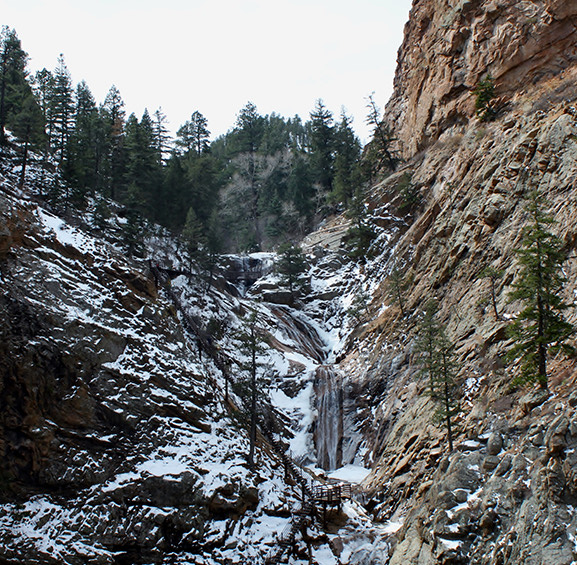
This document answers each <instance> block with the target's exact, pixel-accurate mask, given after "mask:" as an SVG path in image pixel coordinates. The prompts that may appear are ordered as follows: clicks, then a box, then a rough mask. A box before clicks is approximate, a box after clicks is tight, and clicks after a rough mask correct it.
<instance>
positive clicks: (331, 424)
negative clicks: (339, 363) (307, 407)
mask: <svg viewBox="0 0 577 565" xmlns="http://www.w3.org/2000/svg"><path fill="white" fill-rule="evenodd" d="M315 393H316V406H317V423H316V429H315V445H316V452H317V465H318V466H319V467H322V468H323V469H325V470H326V471H331V470H333V469H336V468H338V467H339V466H340V465H341V460H342V438H343V411H342V407H343V395H342V387H341V379H340V378H339V375H338V374H337V373H336V371H335V370H334V369H333V367H332V366H330V365H321V366H320V367H318V368H317V370H316V373H315Z"/></svg>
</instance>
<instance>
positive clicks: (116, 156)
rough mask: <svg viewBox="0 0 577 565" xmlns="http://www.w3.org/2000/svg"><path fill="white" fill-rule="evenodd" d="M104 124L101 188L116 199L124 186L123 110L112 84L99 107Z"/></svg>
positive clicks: (118, 94)
mask: <svg viewBox="0 0 577 565" xmlns="http://www.w3.org/2000/svg"><path fill="white" fill-rule="evenodd" d="M100 115H101V118H102V122H103V124H104V127H103V131H102V138H101V139H102V141H103V153H104V155H103V163H102V167H101V171H102V174H101V176H102V177H104V179H103V188H104V189H105V191H106V192H107V193H108V194H109V195H110V197H111V198H112V199H116V198H117V195H118V194H119V193H120V191H121V189H122V187H123V186H124V175H125V151H124V140H125V132H124V126H125V112H124V101H123V100H122V97H121V96H120V91H119V90H118V88H116V86H114V85H113V86H112V87H111V88H110V90H109V91H108V94H107V95H106V98H105V99H104V104H103V105H102V107H101V108H100Z"/></svg>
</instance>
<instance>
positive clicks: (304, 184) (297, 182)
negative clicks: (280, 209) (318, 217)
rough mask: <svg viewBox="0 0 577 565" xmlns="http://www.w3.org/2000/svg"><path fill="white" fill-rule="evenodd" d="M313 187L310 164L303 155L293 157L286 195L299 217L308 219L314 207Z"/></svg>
mask: <svg viewBox="0 0 577 565" xmlns="http://www.w3.org/2000/svg"><path fill="white" fill-rule="evenodd" d="M314 196H315V188H314V183H313V173H312V170H311V167H310V164H309V162H308V160H307V159H306V157H305V156H304V155H301V154H299V153H297V154H296V155H295V157H294V158H293V161H292V165H291V168H290V171H289V174H288V178H287V197H288V198H289V199H290V201H291V202H292V203H293V204H294V206H295V208H296V210H297V212H298V213H299V215H300V216H301V217H304V218H306V219H310V218H311V216H312V214H313V212H314V208H315V202H314Z"/></svg>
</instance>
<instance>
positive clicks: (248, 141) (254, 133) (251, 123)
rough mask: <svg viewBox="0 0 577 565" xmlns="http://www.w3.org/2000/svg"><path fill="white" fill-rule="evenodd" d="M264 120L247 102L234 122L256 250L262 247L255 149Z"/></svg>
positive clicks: (250, 103)
mask: <svg viewBox="0 0 577 565" xmlns="http://www.w3.org/2000/svg"><path fill="white" fill-rule="evenodd" d="M263 124H264V120H263V118H262V116H260V115H259V114H258V112H257V108H256V106H255V105H254V104H253V103H252V102H249V103H248V104H247V105H246V106H245V107H244V108H243V109H242V110H241V111H240V113H239V115H238V118H237V121H236V134H237V135H236V139H237V143H238V147H239V149H240V151H241V152H242V153H243V157H242V158H241V159H240V160H239V161H238V163H239V164H244V166H241V168H239V173H240V174H241V176H242V177H243V180H244V182H245V183H246V184H247V186H248V188H249V190H250V218H251V220H252V225H253V234H254V241H255V245H256V248H257V249H260V248H261V245H262V233H261V229H260V224H259V209H260V207H259V203H260V202H259V201H260V196H261V190H260V186H259V183H258V182H257V149H258V147H259V144H260V140H261V138H262V134H263Z"/></svg>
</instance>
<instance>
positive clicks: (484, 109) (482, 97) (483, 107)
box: [475, 74, 497, 122]
mask: <svg viewBox="0 0 577 565" xmlns="http://www.w3.org/2000/svg"><path fill="white" fill-rule="evenodd" d="M475 96H476V98H475V110H476V113H477V117H478V118H479V120H481V121H482V122H489V121H491V120H492V119H494V118H495V116H496V115H497V109H496V108H495V100H494V99H495V81H494V80H493V77H492V76H491V75H490V74H488V75H487V76H486V77H485V78H484V79H482V80H481V81H479V84H478V85H477V86H476V88H475Z"/></svg>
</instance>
